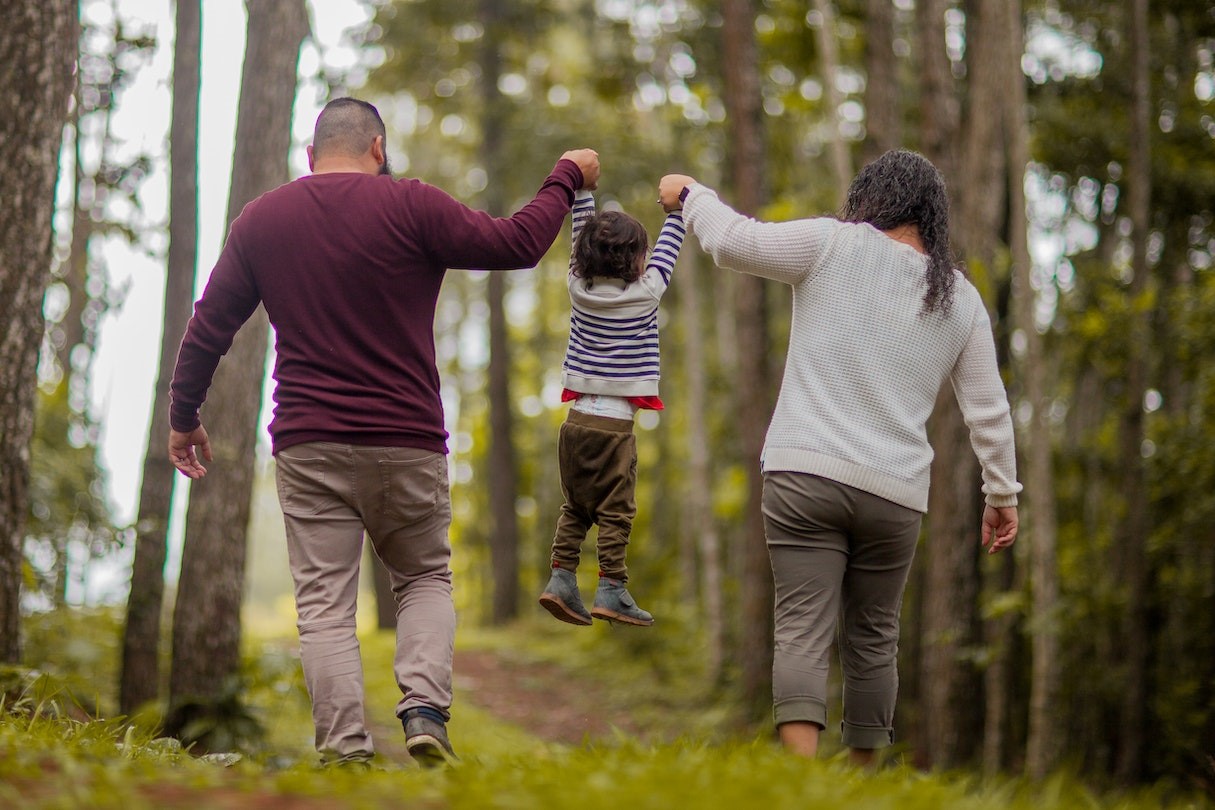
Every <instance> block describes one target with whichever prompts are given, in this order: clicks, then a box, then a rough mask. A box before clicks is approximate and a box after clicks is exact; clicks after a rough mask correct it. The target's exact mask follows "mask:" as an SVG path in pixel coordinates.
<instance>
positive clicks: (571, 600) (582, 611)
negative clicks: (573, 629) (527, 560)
mask: <svg viewBox="0 0 1215 810" xmlns="http://www.w3.org/2000/svg"><path fill="white" fill-rule="evenodd" d="M540 606H541V607H543V608H544V609H545V610H547V611H548V612H549V613H551V614H553V616H554V617H555V618H558V619H560V620H561V621H563V622H569V623H570V624H576V625H579V626H581V627H590V625H591V614H589V613H587V612H586V606H585V605H583V604H582V595H581V594H580V593H578V578H577V577H576V576H574V572H573V571H566V570H565V569H564V568H554V569H553V575H552V576H551V577H549V578H548V584H547V585H545V586H544V593H542V594H540Z"/></svg>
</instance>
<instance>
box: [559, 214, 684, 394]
mask: <svg viewBox="0 0 1215 810" xmlns="http://www.w3.org/2000/svg"><path fill="white" fill-rule="evenodd" d="M594 213H595V198H594V197H593V196H592V195H591V193H590V192H588V191H579V192H578V193H577V194H576V195H575V198H574V208H573V217H572V220H573V233H572V244H576V243H577V241H578V235H579V234H580V233H581V232H582V228H583V226H584V225H585V224H586V222H587V220H588V219H590V217H592V216H593V215H594ZM684 233H685V231H684V226H683V217H682V215H681V214H680V212H678V211H674V212H672V213H670V214H668V215H667V218H666V221H665V222H664V223H663V225H662V230H661V231H660V232H659V234H658V240H657V242H655V244H654V250H653V252H652V253H651V254H650V257H649V260H648V261H647V262H646V267H645V272H644V273H643V274H642V276H641V278H639V279H637V280H636V281H634V282H632V283H626V282H624V281H623V280H621V279H614V278H604V277H602V276H599V277H587V278H583V277H579V276H576V275H574V272H573V260H572V257H571V261H570V275H569V293H570V305H571V310H570V339H569V346H568V348H567V349H566V352H565V362H564V363H563V364H562V375H561V384H562V386H564V387H565V388H566V389H568V390H570V391H576V392H578V393H581V394H607V395H611V396H618V397H646V396H657V395H658V372H659V367H658V366H659V362H658V361H659V357H658V302H659V301H660V300H661V299H662V295H663V293H665V292H666V291H667V287H668V286H669V285H670V283H671V273H672V272H673V271H674V269H675V260H676V259H677V258H678V257H679V249H680V247H681V246H682V245H683V238H684Z"/></svg>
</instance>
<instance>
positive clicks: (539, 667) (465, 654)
mask: <svg viewBox="0 0 1215 810" xmlns="http://www.w3.org/2000/svg"><path fill="white" fill-rule="evenodd" d="M453 679H454V685H455V688H456V691H457V693H458V695H457V697H458V699H459V700H460V701H461V702H464V701H467V702H468V703H471V704H472V705H474V706H476V707H477V708H479V709H482V710H484V711H486V712H489V713H490V714H492V715H493V716H494V717H496V718H498V719H500V720H502V721H504V722H506V723H510V724H511V725H514V726H517V727H519V728H521V729H523V730H524V731H526V732H527V733H528V734H531V735H533V736H535V737H538V738H539V739H541V740H543V741H545V742H555V743H562V744H565V745H581V744H583V743H584V742H586V741H587V740H596V739H599V738H604V737H609V736H611V735H613V734H614V729H620V730H621V731H625V732H627V733H629V734H640V731H641V729H639V728H638V726H637V724H636V723H634V722H632V720H630V718H628V717H626V716H620V715H616V716H611V715H610V713H609V712H608V711H605V710H603V707H602V706H600V705H599V704H598V703H597V701H596V700H595V696H594V694H593V693H592V691H591V690H590V688H589V687H588V686H587V685H586V684H583V683H580V682H578V681H576V680H574V679H572V678H571V677H570V676H569V675H568V674H567V673H566V672H564V671H563V670H561V669H560V668H558V667H555V666H552V665H549V664H543V663H538V662H534V661H520V660H515V659H511V658H509V657H507V656H503V655H501V654H500V653H498V652H496V651H494V650H465V649H458V650H456V653H455V660H454V667H453ZM371 725H372V735H373V736H374V738H375V745H376V752H377V754H378V756H380V757H382V758H384V759H386V760H388V761H390V762H396V763H399V764H404V763H407V762H409V761H410V759H409V754H408V753H406V750H405V738H404V735H402V734H401V727H400V726H399V725H397V724H392V725H391V726H389V725H387V724H382V723H377V722H375V721H372V722H371Z"/></svg>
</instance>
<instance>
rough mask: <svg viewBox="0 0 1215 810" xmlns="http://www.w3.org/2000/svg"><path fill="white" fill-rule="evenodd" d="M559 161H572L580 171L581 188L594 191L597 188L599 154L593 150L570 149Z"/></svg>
mask: <svg viewBox="0 0 1215 810" xmlns="http://www.w3.org/2000/svg"><path fill="white" fill-rule="evenodd" d="M561 160H572V161H574V162H575V163H577V164H578V168H579V169H581V170H582V187H583V188H584V189H586V190H587V191H594V190H595V189H596V188H598V187H599V153H598V152H596V151H595V150H594V149H571V150H570V151H568V152H566V153H565V154H564V155H562V156H561Z"/></svg>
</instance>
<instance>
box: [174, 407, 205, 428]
mask: <svg viewBox="0 0 1215 810" xmlns="http://www.w3.org/2000/svg"><path fill="white" fill-rule="evenodd" d="M201 424H202V420H201V419H200V418H199V416H198V408H189V407H181V406H179V405H176V404H171V405H169V427H171V428H173V429H174V430H176V431H177V432H178V433H190V432H191V431H193V430H194V429H195V428H197V427H198V426H199V425H201Z"/></svg>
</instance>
